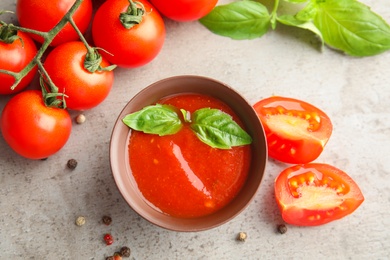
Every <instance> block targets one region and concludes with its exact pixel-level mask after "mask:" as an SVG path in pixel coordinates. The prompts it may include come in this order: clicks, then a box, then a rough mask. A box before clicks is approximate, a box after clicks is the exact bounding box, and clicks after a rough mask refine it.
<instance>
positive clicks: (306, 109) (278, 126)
mask: <svg viewBox="0 0 390 260" xmlns="http://www.w3.org/2000/svg"><path fill="white" fill-rule="evenodd" d="M253 107H254V109H255V110H256V113H257V115H258V116H259V118H260V121H261V122H262V124H263V127H264V131H265V134H266V139H267V145H268V155H269V157H271V158H274V159H276V160H279V161H281V162H285V163H291V164H304V163H309V162H312V161H314V160H315V159H317V158H318V156H319V155H320V154H321V153H322V151H323V149H324V146H325V145H326V143H327V142H328V140H329V138H330V136H331V134H332V130H333V125H332V122H331V120H330V118H329V117H328V116H327V115H326V114H325V112H323V111H322V110H320V109H319V108H317V107H315V106H313V105H311V104H309V103H307V102H304V101H301V100H298V99H293V98H287V97H280V96H273V97H270V98H266V99H263V100H260V101H259V102H257V103H256V104H255V105H254V106H253Z"/></svg>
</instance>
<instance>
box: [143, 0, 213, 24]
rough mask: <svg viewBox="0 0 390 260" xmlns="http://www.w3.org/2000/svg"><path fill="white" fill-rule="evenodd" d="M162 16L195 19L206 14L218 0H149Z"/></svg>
mask: <svg viewBox="0 0 390 260" xmlns="http://www.w3.org/2000/svg"><path fill="white" fill-rule="evenodd" d="M150 2H151V3H152V4H153V5H154V6H155V7H156V8H157V10H158V11H159V12H160V13H161V14H163V15H164V16H166V17H168V18H170V19H172V20H176V21H180V22H187V21H195V20H198V19H200V18H202V17H203V16H205V15H207V14H208V13H209V12H211V10H212V9H213V8H214V7H215V6H216V4H217V2H218V0H150Z"/></svg>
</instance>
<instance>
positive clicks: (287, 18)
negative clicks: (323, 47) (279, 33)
mask: <svg viewBox="0 0 390 260" xmlns="http://www.w3.org/2000/svg"><path fill="white" fill-rule="evenodd" d="M276 19H277V20H278V22H280V23H282V24H284V25H289V26H294V27H298V28H302V29H306V30H309V31H311V32H313V33H315V34H316V35H317V36H318V37H319V38H320V40H321V42H322V44H324V38H323V37H322V33H321V32H320V30H318V28H317V27H316V26H315V25H314V24H313V22H311V21H301V20H298V19H296V17H295V16H292V15H282V16H278V17H277V18H276Z"/></svg>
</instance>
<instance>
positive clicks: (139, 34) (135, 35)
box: [92, 0, 165, 68]
mask: <svg viewBox="0 0 390 260" xmlns="http://www.w3.org/2000/svg"><path fill="white" fill-rule="evenodd" d="M130 2H131V1H128V0H108V1H106V2H104V3H103V4H102V5H101V6H100V7H99V9H98V10H97V12H96V14H95V17H94V20H93V23H92V37H93V40H94V42H95V45H96V46H97V47H100V48H102V49H104V50H105V51H106V52H104V51H103V52H101V53H102V55H103V56H104V57H105V58H106V59H107V60H108V61H109V62H110V63H112V64H116V65H118V66H121V67H127V68H135V67H140V66H143V65H145V64H147V63H149V62H150V61H152V60H153V59H154V58H155V57H156V56H157V54H158V53H159V52H160V50H161V48H162V46H163V43H164V40H165V25H164V21H163V19H162V18H161V16H160V14H159V13H158V12H157V10H156V9H155V8H154V7H153V6H152V5H151V4H150V3H149V2H147V1H146V0H139V1H134V2H133V3H136V5H137V6H138V7H141V6H140V5H139V3H141V4H142V5H143V6H144V7H145V13H144V14H143V15H142V21H141V22H140V23H139V24H137V25H135V26H133V27H131V28H129V29H126V28H125V27H124V26H123V25H122V23H121V21H120V20H119V16H120V14H121V13H123V12H126V10H127V8H128V6H129V3H130Z"/></svg>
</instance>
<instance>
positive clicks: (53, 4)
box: [16, 0, 92, 46]
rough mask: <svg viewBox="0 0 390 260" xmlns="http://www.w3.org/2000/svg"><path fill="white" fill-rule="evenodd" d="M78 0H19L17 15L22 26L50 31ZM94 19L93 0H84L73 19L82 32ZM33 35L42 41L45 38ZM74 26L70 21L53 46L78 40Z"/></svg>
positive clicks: (32, 35)
mask: <svg viewBox="0 0 390 260" xmlns="http://www.w3.org/2000/svg"><path fill="white" fill-rule="evenodd" d="M75 2H76V0H50V1H47V0H18V1H17V2H16V15H17V17H18V20H19V23H20V25H21V26H23V27H25V28H29V29H34V30H37V31H42V32H48V31H50V30H51V29H52V28H53V27H54V26H55V25H56V24H57V23H58V22H59V21H60V20H61V19H62V18H63V17H64V15H65V14H66V13H67V12H68V11H69V9H70V8H71V7H72V5H73V4H74V3H75ZM91 19H92V1H91V0H83V1H82V3H81V5H80V6H79V8H78V9H77V10H76V12H75V13H74V15H73V20H74V22H75V24H76V25H77V28H78V29H79V30H80V32H81V33H84V32H85V31H86V30H87V28H88V26H89V23H90V21H91ZM31 37H32V38H33V39H34V40H36V41H38V42H40V43H42V42H43V38H42V37H40V36H37V35H35V34H31ZM78 38H79V36H78V35H77V33H76V31H75V30H74V28H73V27H72V26H71V25H70V24H69V23H68V24H67V25H66V26H65V27H64V28H63V29H62V30H61V32H60V33H59V34H58V35H57V36H56V37H55V38H54V40H53V41H52V42H51V44H50V45H51V46H57V45H59V44H61V43H64V42H68V41H74V40H77V39H78Z"/></svg>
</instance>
